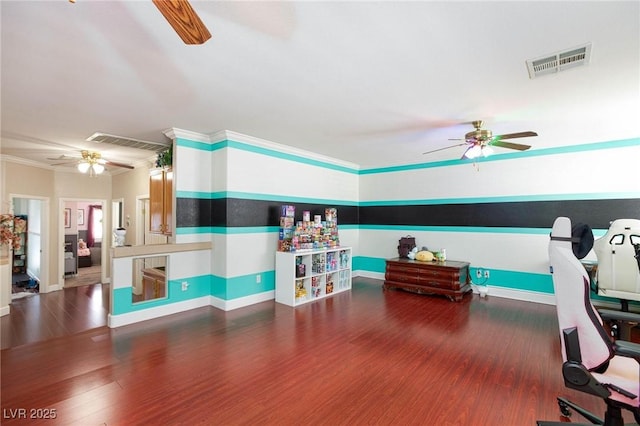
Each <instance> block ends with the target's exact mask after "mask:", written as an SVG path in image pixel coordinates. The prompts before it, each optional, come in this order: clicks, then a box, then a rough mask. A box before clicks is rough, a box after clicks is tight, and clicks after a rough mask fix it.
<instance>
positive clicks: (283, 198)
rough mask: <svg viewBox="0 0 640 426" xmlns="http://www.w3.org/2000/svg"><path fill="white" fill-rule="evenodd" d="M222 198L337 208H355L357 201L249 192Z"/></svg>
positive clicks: (235, 193) (233, 193) (228, 192)
mask: <svg viewBox="0 0 640 426" xmlns="http://www.w3.org/2000/svg"><path fill="white" fill-rule="evenodd" d="M224 198H239V199H244V200H260V201H278V202H282V203H309V204H325V205H337V206H357V205H358V202H357V201H349V200H332V199H325V198H309V197H293V196H290V195H278V194H257V193H250V192H238V191H227V192H225V197H224Z"/></svg>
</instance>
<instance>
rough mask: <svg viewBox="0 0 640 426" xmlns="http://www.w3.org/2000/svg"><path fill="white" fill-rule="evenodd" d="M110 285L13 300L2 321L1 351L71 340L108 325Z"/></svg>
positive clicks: (89, 286) (0, 319) (96, 285)
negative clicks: (68, 338) (49, 341)
mask: <svg viewBox="0 0 640 426" xmlns="http://www.w3.org/2000/svg"><path fill="white" fill-rule="evenodd" d="M108 312H109V285H108V284H93V285H88V286H82V287H74V288H65V289H64V290H61V291H54V292H51V293H46V294H37V295H34V296H31V297H25V298H22V299H18V300H14V301H13V302H12V303H11V310H10V312H9V315H5V316H3V317H0V348H2V349H7V348H10V347H16V346H20V345H24V344H26V343H34V342H40V341H43V340H48V339H51V338H54V337H62V336H68V335H71V334H75V333H78V332H81V331H86V330H89V329H92V328H96V327H101V326H105V325H106V324H107V313H108Z"/></svg>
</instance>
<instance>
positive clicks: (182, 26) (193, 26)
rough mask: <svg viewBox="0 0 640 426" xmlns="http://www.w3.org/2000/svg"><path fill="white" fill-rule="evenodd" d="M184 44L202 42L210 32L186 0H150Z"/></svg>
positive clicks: (207, 38) (209, 35)
mask: <svg viewBox="0 0 640 426" xmlns="http://www.w3.org/2000/svg"><path fill="white" fill-rule="evenodd" d="M152 1H153V4H155V5H156V7H157V8H158V10H160V13H162V15H163V16H164V17H165V19H166V20H167V21H168V22H169V24H170V25H171V26H172V27H173V29H174V30H175V32H176V33H178V35H179V36H180V38H181V39H182V41H184V42H185V43H186V44H203V43H204V42H205V41H207V40H209V39H210V38H211V33H210V32H209V30H208V29H207V27H206V26H205V25H204V24H203V23H202V21H201V20H200V17H199V16H198V15H197V14H196V12H195V11H194V10H193V8H192V7H191V5H190V4H189V2H188V1H187V0H152Z"/></svg>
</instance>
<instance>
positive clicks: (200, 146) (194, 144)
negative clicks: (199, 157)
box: [176, 138, 223, 151]
mask: <svg viewBox="0 0 640 426" xmlns="http://www.w3.org/2000/svg"><path fill="white" fill-rule="evenodd" d="M176 145H177V146H181V147H185V148H192V149H197V150H200V151H216V150H218V149H221V148H223V147H220V146H218V144H215V143H207V142H199V141H192V140H189V139H183V138H176Z"/></svg>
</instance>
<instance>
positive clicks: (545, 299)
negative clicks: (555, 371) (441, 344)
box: [353, 271, 556, 305]
mask: <svg viewBox="0 0 640 426" xmlns="http://www.w3.org/2000/svg"><path fill="white" fill-rule="evenodd" d="M353 277H354V278H355V277H364V278H373V279H376V280H383V281H384V273H381V272H371V271H353ZM487 287H488V289H489V293H488V296H489V297H490V296H495V297H502V298H505V299H513V300H522V301H524V302H533V303H542V304H545V305H555V304H556V296H555V295H553V294H549V293H539V292H536V291H528V290H517V289H513V288H507V287H499V286H487ZM471 288H472V289H473V292H474V293H476V294H479V291H478V286H476V285H475V284H471Z"/></svg>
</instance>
